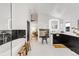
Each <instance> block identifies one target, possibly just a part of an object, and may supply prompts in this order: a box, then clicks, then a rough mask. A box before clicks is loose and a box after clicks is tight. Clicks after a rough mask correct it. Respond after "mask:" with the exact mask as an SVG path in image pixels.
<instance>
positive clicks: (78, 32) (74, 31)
mask: <svg viewBox="0 0 79 59" xmlns="http://www.w3.org/2000/svg"><path fill="white" fill-rule="evenodd" d="M72 29H73V33H75V34H76V35H79V30H78V28H74V27H73V28H72Z"/></svg>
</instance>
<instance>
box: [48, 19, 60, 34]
mask: <svg viewBox="0 0 79 59" xmlns="http://www.w3.org/2000/svg"><path fill="white" fill-rule="evenodd" d="M59 25H60V24H59V19H50V20H49V29H50V33H57V32H58V30H59Z"/></svg>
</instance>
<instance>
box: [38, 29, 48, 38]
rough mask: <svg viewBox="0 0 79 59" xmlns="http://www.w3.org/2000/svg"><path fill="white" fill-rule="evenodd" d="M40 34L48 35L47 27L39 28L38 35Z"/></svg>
mask: <svg viewBox="0 0 79 59" xmlns="http://www.w3.org/2000/svg"><path fill="white" fill-rule="evenodd" d="M41 36H47V37H49V29H39V37H41Z"/></svg>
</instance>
